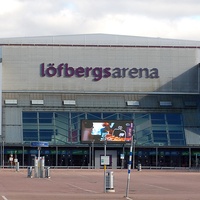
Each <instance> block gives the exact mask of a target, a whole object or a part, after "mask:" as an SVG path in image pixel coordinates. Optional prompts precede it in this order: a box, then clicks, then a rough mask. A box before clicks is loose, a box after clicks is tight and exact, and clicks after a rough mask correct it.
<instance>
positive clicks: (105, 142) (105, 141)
mask: <svg viewBox="0 0 200 200" xmlns="http://www.w3.org/2000/svg"><path fill="white" fill-rule="evenodd" d="M106 144H107V140H106V139H105V140H104V157H106ZM103 169H104V193H106V164H105V163H104V167H103Z"/></svg>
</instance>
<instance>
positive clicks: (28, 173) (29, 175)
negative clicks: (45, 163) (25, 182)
mask: <svg viewBox="0 0 200 200" xmlns="http://www.w3.org/2000/svg"><path fill="white" fill-rule="evenodd" d="M27 177H28V178H32V167H28V168H27Z"/></svg>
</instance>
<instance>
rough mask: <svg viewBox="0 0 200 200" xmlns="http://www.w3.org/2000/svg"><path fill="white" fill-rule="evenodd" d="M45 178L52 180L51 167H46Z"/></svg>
mask: <svg viewBox="0 0 200 200" xmlns="http://www.w3.org/2000/svg"><path fill="white" fill-rule="evenodd" d="M45 178H50V167H46V169H45Z"/></svg>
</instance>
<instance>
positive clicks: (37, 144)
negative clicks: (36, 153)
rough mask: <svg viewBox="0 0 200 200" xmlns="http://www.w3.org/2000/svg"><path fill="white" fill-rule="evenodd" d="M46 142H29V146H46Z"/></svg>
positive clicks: (47, 144)
mask: <svg viewBox="0 0 200 200" xmlns="http://www.w3.org/2000/svg"><path fill="white" fill-rule="evenodd" d="M48 146H49V143H48V142H31V147H48Z"/></svg>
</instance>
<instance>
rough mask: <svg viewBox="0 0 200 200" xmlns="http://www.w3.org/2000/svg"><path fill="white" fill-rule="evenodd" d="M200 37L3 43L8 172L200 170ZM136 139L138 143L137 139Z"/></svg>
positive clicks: (0, 61)
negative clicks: (13, 168)
mask: <svg viewBox="0 0 200 200" xmlns="http://www.w3.org/2000/svg"><path fill="white" fill-rule="evenodd" d="M199 63H200V41H186V40H176V39H162V38H146V37H133V36H121V35H107V34H88V35H87V34H86V35H66V36H49V37H23V38H1V39H0V72H1V81H0V96H1V98H0V99H1V100H0V103H1V105H2V107H1V111H0V113H1V114H0V118H1V119H2V120H1V127H2V128H1V132H0V137H1V166H9V165H11V164H13V162H14V160H15V161H16V159H17V161H18V162H19V164H20V166H30V165H33V161H34V158H35V156H37V155H38V148H37V147H35V146H33V145H32V144H33V143H34V142H39V143H42V142H45V144H47V143H48V145H47V146H46V147H42V148H41V156H44V157H45V165H47V166H54V167H86V168H88V167H95V168H100V167H102V166H101V165H102V162H101V158H102V156H104V154H105V148H106V156H107V157H108V158H109V162H108V167H109V168H119V167H122V168H124V167H125V168H126V167H127V162H128V159H129V149H130V143H131V139H133V140H132V141H133V152H134V153H133V155H134V156H133V165H134V167H136V166H137V165H138V164H141V165H142V166H143V167H147V168H149V167H157V168H160V167H187V168H191V167H198V165H199V156H200V104H199V102H200V101H199V100H200V98H199V93H200V80H199V77H200V72H199V68H200V64H199ZM132 136H133V137H132Z"/></svg>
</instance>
